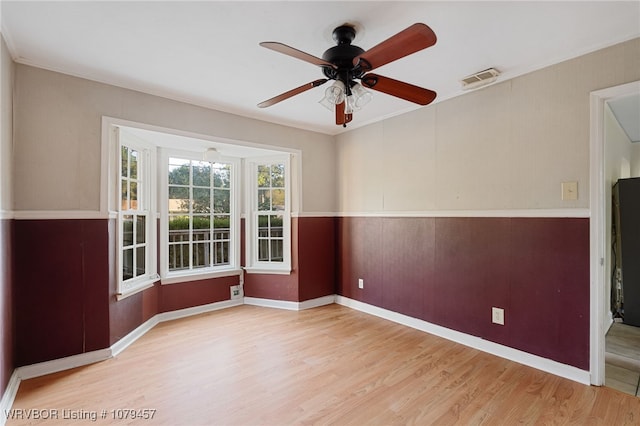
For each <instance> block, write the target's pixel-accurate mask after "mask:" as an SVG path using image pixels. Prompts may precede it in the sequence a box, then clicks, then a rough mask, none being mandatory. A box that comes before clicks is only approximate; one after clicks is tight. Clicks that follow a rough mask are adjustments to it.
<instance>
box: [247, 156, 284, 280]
mask: <svg viewBox="0 0 640 426" xmlns="http://www.w3.org/2000/svg"><path fill="white" fill-rule="evenodd" d="M291 157H292V154H291V153H282V154H277V155H272V156H265V157H251V158H247V159H246V161H245V167H246V173H245V175H246V183H245V186H244V187H245V189H246V207H247V209H246V210H247V214H246V221H245V227H246V230H245V246H246V255H245V260H246V265H245V270H246V271H247V272H248V273H254V274H290V273H291V270H292V269H291V267H292V265H291V207H292V193H293V191H292V188H291V184H292V172H293V171H292V167H291V163H292V161H291ZM273 164H284V193H285V207H284V211H281V212H280V211H278V213H282V216H283V218H282V219H283V220H282V234H283V260H282V262H275V261H261V260H259V259H258V257H259V256H258V248H259V247H258V240H259V235H258V231H259V223H258V217H259V216H260V215H265V214H272V213H275V211H273V210H269V211H265V210H258V204H259V202H258V190H259V188H258V167H259V166H264V165H269V166H271V165H273Z"/></svg>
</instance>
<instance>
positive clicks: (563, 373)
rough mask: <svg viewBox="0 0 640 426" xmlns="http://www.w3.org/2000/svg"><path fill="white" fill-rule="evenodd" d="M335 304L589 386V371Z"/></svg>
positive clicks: (342, 301)
mask: <svg viewBox="0 0 640 426" xmlns="http://www.w3.org/2000/svg"><path fill="white" fill-rule="evenodd" d="M336 303H337V304H339V305H342V306H346V307H349V308H352V309H355V310H358V311H361V312H365V313H368V314H371V315H375V316H377V317H380V318H384V319H387V320H389V321H393V322H395V323H398V324H402V325H406V326H407V327H411V328H415V329H417V330H420V331H424V332H427V333H429V334H434V335H436V336H439V337H442V338H444V339H447V340H451V341H453V342H456V343H460V344H462V345H465V346H469V347H471V348H474V349H478V350H480V351H483V352H487V353H490V354H492V355H496V356H499V357H501V358H505V359H508V360H510V361H514V362H517V363H519V364H524V365H527V366H529V367H533V368H536V369H538V370H542V371H546V372H547V373H551V374H555V375H556V376H560V377H564V378H566V379H570V380H573V381H575V382H578V383H582V384H585V385H590V384H591V375H590V373H589V371H585V370H581V369H579V368H576V367H573V366H570V365H566V364H562V363H560V362H557V361H553V360H550V359H547V358H543V357H540V356H537V355H533V354H530V353H527V352H523V351H521V350H518V349H514V348H510V347H508V346H504V345H501V344H499V343H495V342H490V341H488V340H484V339H481V338H479V337H476V336H471V335H469V334H465V333H461V332H459V331H455V330H451V329H448V328H445V327H442V326H439V325H436V324H432V323H430V322H427V321H424V320H421V319H417V318H413V317H409V316H407V315H403V314H399V313H397V312H393V311H389V310H387V309H383V308H379V307H377V306H373V305H369V304H367V303H363V302H359V301H357V300H353V299H349V298H347V297H343V296H336Z"/></svg>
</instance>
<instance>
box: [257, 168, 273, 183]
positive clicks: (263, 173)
mask: <svg viewBox="0 0 640 426" xmlns="http://www.w3.org/2000/svg"><path fill="white" fill-rule="evenodd" d="M270 186H271V168H270V167H269V166H258V187H259V188H268V187H270Z"/></svg>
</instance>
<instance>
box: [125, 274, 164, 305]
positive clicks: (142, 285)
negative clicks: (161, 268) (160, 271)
mask: <svg viewBox="0 0 640 426" xmlns="http://www.w3.org/2000/svg"><path fill="white" fill-rule="evenodd" d="M159 280H160V277H159V276H158V275H154V276H153V277H151V278H149V279H146V280H144V281H140V282H139V283H137V284H136V285H135V286H132V287H131V288H128V289H126V290H124V291H121V292H119V293H116V300H122V299H126V298H127V297H129V296H133V295H134V294H136V293H140V292H141V291H144V290H146V289H148V288H151V287H153V285H154V284H155V283H157V282H158V281H159Z"/></svg>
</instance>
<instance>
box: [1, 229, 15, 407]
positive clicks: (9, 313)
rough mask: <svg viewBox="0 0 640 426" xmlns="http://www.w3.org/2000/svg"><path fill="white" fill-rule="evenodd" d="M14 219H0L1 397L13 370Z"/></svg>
mask: <svg viewBox="0 0 640 426" xmlns="http://www.w3.org/2000/svg"><path fill="white" fill-rule="evenodd" d="M12 235H13V220H10V219H2V220H0V398H1V397H2V395H4V391H5V390H6V389H7V384H8V383H9V379H10V378H11V374H12V372H13V351H14V346H13V339H14V334H13V292H12V287H13V285H12V283H13V272H12V269H13V268H12V242H13V236H12Z"/></svg>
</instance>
